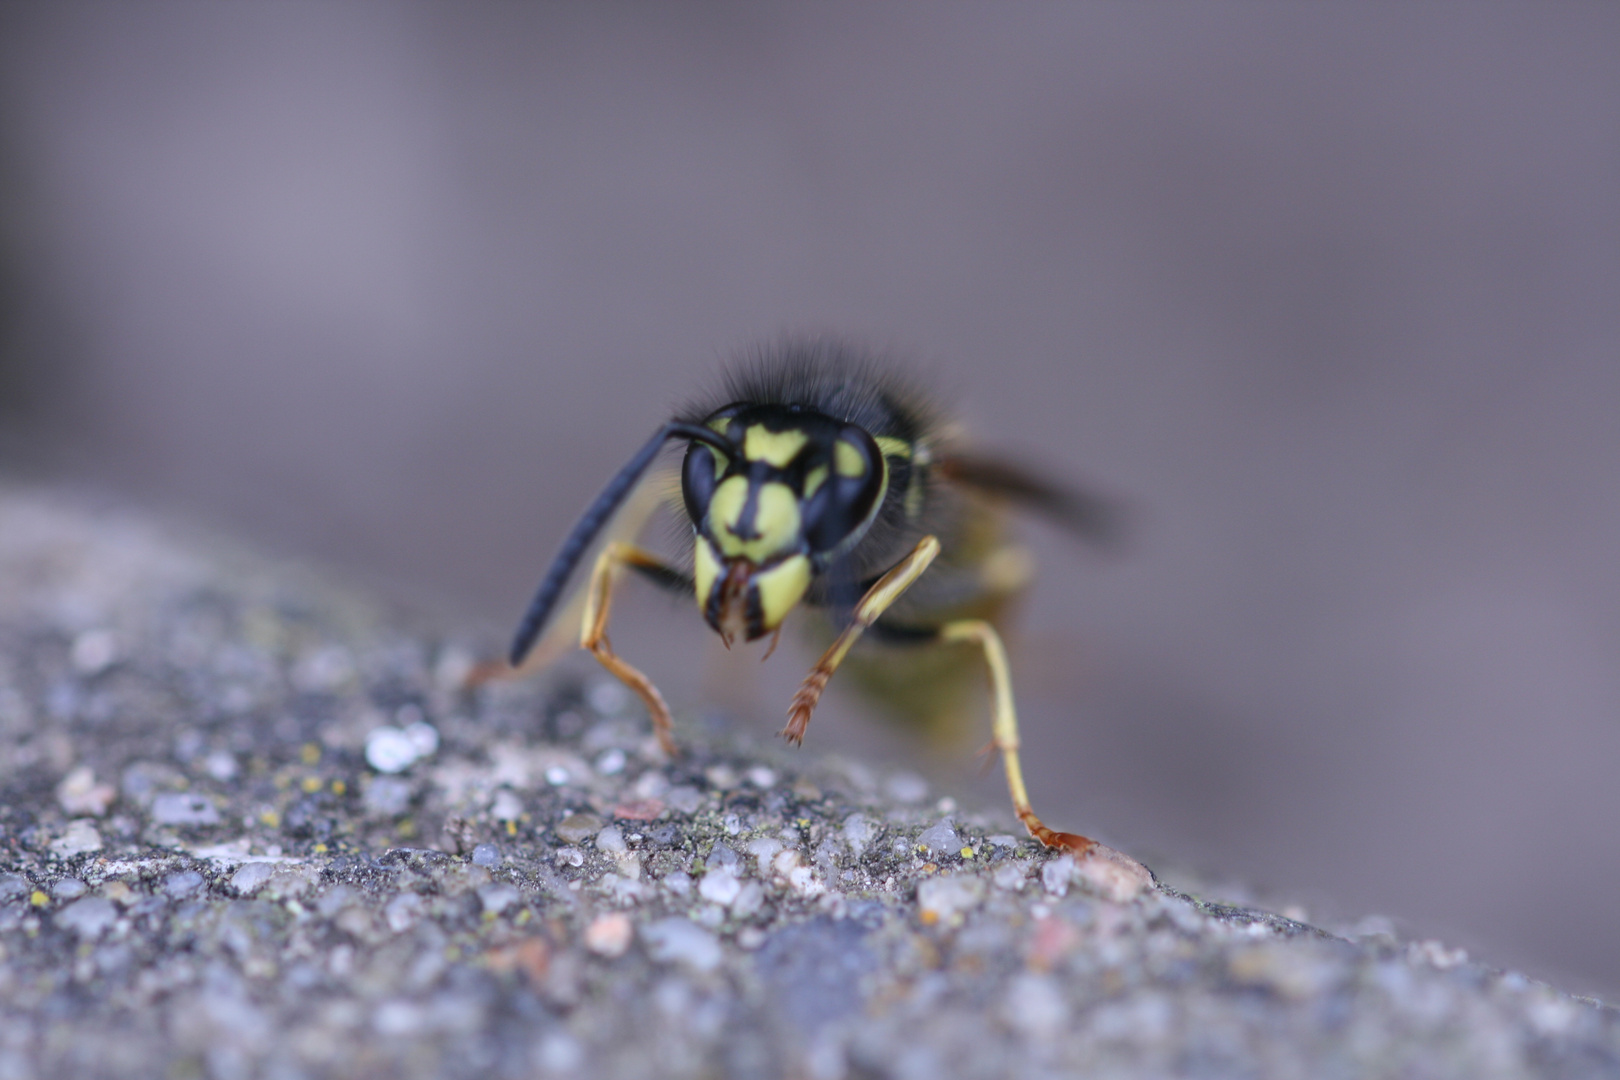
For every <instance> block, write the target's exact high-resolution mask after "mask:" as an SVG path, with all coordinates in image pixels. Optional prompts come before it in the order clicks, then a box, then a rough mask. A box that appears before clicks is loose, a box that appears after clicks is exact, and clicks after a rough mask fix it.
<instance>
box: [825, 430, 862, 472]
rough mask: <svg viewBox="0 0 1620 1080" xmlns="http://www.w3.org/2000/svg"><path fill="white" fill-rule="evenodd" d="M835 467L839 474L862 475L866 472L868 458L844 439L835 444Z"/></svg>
mask: <svg viewBox="0 0 1620 1080" xmlns="http://www.w3.org/2000/svg"><path fill="white" fill-rule="evenodd" d="M833 468H835V469H837V470H838V475H839V476H849V477H855V476H862V475H864V474H865V473H866V460H865V459H864V458H862V457H861V452H860V451H859V450H857V449H855V448H854V447H853V446H851V445H849V443H847V442H845V441H844V440H843V439H839V440H838V441H837V442H836V443H834V444H833Z"/></svg>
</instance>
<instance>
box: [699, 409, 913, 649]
mask: <svg viewBox="0 0 1620 1080" xmlns="http://www.w3.org/2000/svg"><path fill="white" fill-rule="evenodd" d="M705 426H707V427H708V428H710V429H711V430H713V431H715V432H716V433H718V434H719V435H720V436H721V437H722V438H723V439H724V440H725V442H726V444H728V445H729V447H730V449H729V451H727V450H722V449H720V448H718V447H716V446H714V445H711V444H709V443H705V442H697V441H694V442H693V443H692V444H691V445H690V447H689V449H688V450H687V453H686V461H685V464H684V466H683V468H682V472H681V489H682V495H683V498H684V500H685V503H686V511H687V514H688V516H689V517H690V518H691V519H692V526H693V529H694V531H695V533H696V537H695V548H694V558H693V564H694V565H693V570H694V573H693V578H694V582H695V585H696V593H697V602H698V607H699V608H700V609H701V610H702V612H703V616H704V618H705V619H706V620H707V621H708V623H709V625H710V626H712V627H713V628H714V629H715V630H716V631H717V632H718V633H719V634H720V636H721V637H722V638H724V639H725V640H726V642H727V643H728V644H729V643H730V642H731V641H732V640H733V639H734V638H738V637H741V638H743V639H745V640H749V641H752V640H754V639H756V638H760V637H763V636H764V635H766V634H768V633H770V632H771V631H773V630H775V629H776V628H777V627H778V626H780V625H781V623H782V620H783V619H784V618H785V617H786V616H787V613H788V612H789V611H791V610H793V608H794V607H795V606H796V605H797V604H798V603H799V601H800V600H801V599H802V598H803V596H804V594H805V590H806V589H808V588H809V586H810V580H811V578H812V577H813V576H814V575H815V573H816V572H818V571H819V570H821V569H823V568H824V567H825V566H826V565H827V564H828V563H829V562H830V561H831V560H832V559H833V558H835V557H836V556H838V555H839V554H842V553H843V552H844V551H846V550H848V549H849V548H850V547H851V546H853V545H854V543H855V542H856V541H858V540H859V539H860V538H861V536H863V535H864V534H865V532H866V530H867V529H868V528H869V527H870V526H871V523H872V520H873V519H874V518H875V517H876V515H877V511H878V508H879V506H880V505H881V504H882V501H883V495H884V492H885V491H886V489H887V485H888V466H887V465H886V464H885V462H884V458H883V454H882V453H881V452H880V451H879V449H878V446H877V443H876V442H875V441H874V440H873V438H872V436H871V435H869V434H867V433H866V432H865V431H864V430H862V429H861V428H859V427H857V426H855V425H852V424H844V423H842V422H840V421H837V420H834V419H833V418H832V417H829V416H825V415H823V414H821V413H818V412H812V411H808V410H801V409H795V408H793V407H791V406H785V405H765V406H741V405H734V406H730V407H728V408H725V409H721V410H720V411H719V412H717V413H715V414H714V415H712V416H710V417H709V418H708V419H707V420H706V421H705Z"/></svg>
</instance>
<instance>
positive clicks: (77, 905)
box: [56, 896, 118, 938]
mask: <svg viewBox="0 0 1620 1080" xmlns="http://www.w3.org/2000/svg"><path fill="white" fill-rule="evenodd" d="M117 921H118V908H117V907H116V906H114V904H113V902H112V901H111V900H107V899H104V898H102V897H100V896H87V897H85V898H84V899H83V900H75V901H74V902H73V903H71V904H69V905H68V906H67V907H64V908H63V909H62V910H61V911H58V912H57V913H56V925H58V926H60V927H62V928H63V929H64V930H68V931H70V932H72V933H74V934H77V935H78V936H79V937H81V938H96V937H100V936H101V935H102V934H104V933H106V931H107V930H108V928H110V927H111V926H112V924H113V923H115V922H117Z"/></svg>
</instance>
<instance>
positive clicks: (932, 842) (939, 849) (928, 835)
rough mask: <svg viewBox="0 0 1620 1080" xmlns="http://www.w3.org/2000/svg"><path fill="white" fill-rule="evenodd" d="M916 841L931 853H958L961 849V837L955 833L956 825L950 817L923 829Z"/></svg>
mask: <svg viewBox="0 0 1620 1080" xmlns="http://www.w3.org/2000/svg"><path fill="white" fill-rule="evenodd" d="M917 843H918V845H919V846H921V847H925V848H927V849H928V852H929V854H931V855H958V854H960V853H961V851H962V838H961V837H960V836H959V835H957V832H956V827H955V826H954V825H953V824H952V822H951V819H950V818H948V817H947V818H945V819H944V820H943V821H940V822H939V823H938V824H936V825H933V826H931V827H930V828H927V829H924V830H923V832H922V835H921V836H918V837H917Z"/></svg>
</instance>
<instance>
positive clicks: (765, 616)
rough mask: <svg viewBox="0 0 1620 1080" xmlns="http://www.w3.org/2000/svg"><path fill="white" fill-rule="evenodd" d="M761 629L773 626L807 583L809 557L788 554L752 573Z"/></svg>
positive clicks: (777, 623) (798, 598)
mask: <svg viewBox="0 0 1620 1080" xmlns="http://www.w3.org/2000/svg"><path fill="white" fill-rule="evenodd" d="M754 587H755V588H756V589H758V590H759V607H760V612H761V614H762V621H763V623H764V626H765V629H767V630H775V629H776V628H777V627H778V626H780V625H781V624H782V620H783V619H785V618H787V613H788V612H790V611H792V610H793V608H794V606H795V605H796V604H798V602H799V600H800V599H801V598H802V597H803V596H804V591H805V590H806V589H807V588H809V587H810V560H809V559H807V558H805V557H804V556H803V555H792V556H789V557H788V558H786V559H783V560H782V561H781V562H779V563H777V564H776V565H775V566H773V567H771V568H770V569H769V570H765V571H763V572H761V573H758V574H755V575H754Z"/></svg>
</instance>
